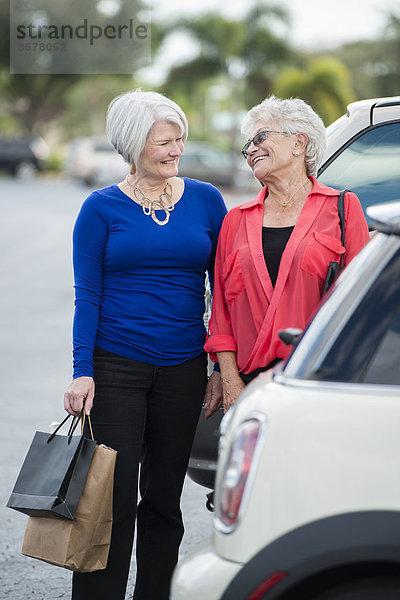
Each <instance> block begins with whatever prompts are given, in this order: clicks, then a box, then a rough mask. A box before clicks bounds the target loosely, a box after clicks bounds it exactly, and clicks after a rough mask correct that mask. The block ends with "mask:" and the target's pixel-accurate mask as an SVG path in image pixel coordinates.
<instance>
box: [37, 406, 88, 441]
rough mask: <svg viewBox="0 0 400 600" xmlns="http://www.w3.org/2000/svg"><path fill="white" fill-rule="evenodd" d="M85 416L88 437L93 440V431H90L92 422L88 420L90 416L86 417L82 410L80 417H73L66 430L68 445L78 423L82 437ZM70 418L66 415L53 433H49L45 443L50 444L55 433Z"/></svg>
mask: <svg viewBox="0 0 400 600" xmlns="http://www.w3.org/2000/svg"><path fill="white" fill-rule="evenodd" d="M86 416H87V419H88V423H89V430H90V436H91V438H92V440H94V436H93V429H92V422H91V420H90V415H86V414H85V412H84V411H83V410H82V412H81V413H80V415H79V416H78V417H75V416H74V418H73V419H72V423H71V425H70V427H69V430H68V434H67V435H68V445H69V444H70V443H71V439H72V436H73V434H74V431H75V429H76V427H77V425H78V423H79V421H81V434H82V435H83V428H84V425H85V418H86ZM70 417H72V415H71V414H68V415H67V416H66V417H65V419H64V420H63V421H62V422H61V423H60V424H59V425H57V427H56V429H55V430H54V431H53V433H51V434H50V435H49V437H48V439H47V443H48V444H50V442H51V440H52V439H53V438H54V437H55V436H56V434H57V432H58V431H59V430H60V429H61V427H62V426H63V425H64V423H66V422H67V421H68V419H69V418H70Z"/></svg>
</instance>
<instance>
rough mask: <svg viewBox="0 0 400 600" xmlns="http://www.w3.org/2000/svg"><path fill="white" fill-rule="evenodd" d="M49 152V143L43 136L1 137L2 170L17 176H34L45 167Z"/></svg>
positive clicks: (0, 166)
mask: <svg viewBox="0 0 400 600" xmlns="http://www.w3.org/2000/svg"><path fill="white" fill-rule="evenodd" d="M48 154H49V150H48V147H47V144H46V143H45V141H44V140H43V139H42V138H38V137H36V138H32V137H21V138H11V137H1V138H0V170H2V171H7V172H8V173H10V174H11V175H15V176H16V177H20V178H30V177H32V176H33V175H34V174H35V173H36V172H37V171H39V170H41V169H43V166H44V161H45V159H46V158H47V157H48Z"/></svg>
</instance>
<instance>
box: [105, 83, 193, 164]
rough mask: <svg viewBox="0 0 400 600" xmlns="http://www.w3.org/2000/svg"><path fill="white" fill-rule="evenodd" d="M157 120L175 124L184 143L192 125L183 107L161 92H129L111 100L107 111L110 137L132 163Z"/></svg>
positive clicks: (140, 152)
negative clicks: (189, 125) (189, 123)
mask: <svg viewBox="0 0 400 600" xmlns="http://www.w3.org/2000/svg"><path fill="white" fill-rule="evenodd" d="M157 121H164V122H168V123H175V124H176V125H178V127H179V129H180V133H181V135H182V139H183V141H184V142H185V141H186V138H187V136H188V132H189V127H188V122H187V119H186V116H185V113H184V112H183V110H182V109H181V108H180V107H179V106H178V105H177V104H176V103H175V102H173V100H170V99H169V98H166V96H163V95H162V94H159V93H158V92H143V91H142V90H141V89H137V90H133V91H131V92H126V93H125V94H121V95H120V96H117V97H116V98H114V100H112V101H111V102H110V105H109V107H108V110H107V118H106V131H107V137H108V139H109V141H110V142H111V144H112V145H113V146H114V148H115V149H116V151H117V152H118V153H119V154H121V156H122V158H123V159H124V160H126V162H127V163H129V164H130V165H132V164H133V165H137V164H138V161H139V158H140V156H141V154H142V152H143V150H144V147H145V145H146V140H147V136H148V135H149V132H150V129H151V128H152V126H153V125H154V123H156V122H157Z"/></svg>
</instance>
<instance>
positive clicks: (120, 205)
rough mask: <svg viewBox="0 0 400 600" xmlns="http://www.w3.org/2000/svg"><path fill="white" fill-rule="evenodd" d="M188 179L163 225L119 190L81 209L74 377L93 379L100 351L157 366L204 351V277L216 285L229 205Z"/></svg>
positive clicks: (99, 194) (76, 235) (98, 195)
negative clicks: (218, 249)
mask: <svg viewBox="0 0 400 600" xmlns="http://www.w3.org/2000/svg"><path fill="white" fill-rule="evenodd" d="M183 179H184V183H185V187H184V192H183V195H182V197H181V198H180V200H179V202H177V204H176V205H175V208H174V210H173V211H172V212H171V213H170V219H169V222H168V223H167V224H166V225H163V226H160V225H158V224H157V223H155V222H154V221H153V219H152V218H151V217H150V216H148V215H145V214H144V213H143V210H142V208H141V206H140V205H138V204H137V203H136V202H134V201H133V200H132V199H131V198H129V197H128V196H127V195H126V194H124V193H123V192H122V191H121V190H120V189H119V187H118V186H117V185H112V186H110V187H106V188H104V189H102V190H98V191H95V192H93V193H92V194H90V196H89V197H88V198H87V199H86V200H85V202H84V203H83V205H82V208H81V210H80V213H79V215H78V218H77V220H76V223H75V227H74V232H73V264H74V279H75V315H74V324H73V356H74V374H73V375H74V378H76V377H80V376H82V375H87V376H90V377H91V376H93V350H94V347H95V346H98V347H99V348H102V349H103V350H108V351H109V352H113V353H115V354H118V355H120V356H123V357H127V358H132V359H134V360H137V361H141V362H145V363H150V364H154V365H158V366H162V365H174V364H179V363H181V362H184V361H186V360H189V359H191V358H194V357H196V356H198V355H199V354H200V353H201V352H202V349H203V345H204V341H205V328H204V324H203V319H202V317H203V313H204V282H205V272H206V271H208V273H209V276H210V280H211V283H212V279H213V265H214V257H215V251H216V246H217V240H218V234H219V230H220V227H221V224H222V220H223V218H224V216H225V214H226V207H225V204H224V201H223V199H222V196H221V194H220V193H219V191H218V190H217V189H216V188H215V187H213V186H212V185H211V184H209V183H204V182H200V181H196V180H193V179H188V178H183ZM156 215H157V216H158V217H159V219H161V220H162V219H163V218H164V216H165V215H164V213H163V212H162V211H160V212H158V211H157V212H156Z"/></svg>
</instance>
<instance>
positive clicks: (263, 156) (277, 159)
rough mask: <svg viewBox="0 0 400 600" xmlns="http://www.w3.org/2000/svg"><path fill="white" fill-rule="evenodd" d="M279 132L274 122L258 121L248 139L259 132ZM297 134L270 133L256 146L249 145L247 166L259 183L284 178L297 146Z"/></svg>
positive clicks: (279, 129)
mask: <svg viewBox="0 0 400 600" xmlns="http://www.w3.org/2000/svg"><path fill="white" fill-rule="evenodd" d="M265 130H268V131H273V132H277V131H281V130H282V129H281V127H279V126H277V124H276V123H274V122H272V121H271V122H264V121H258V122H257V123H256V124H255V126H254V129H253V131H252V134H251V136H250V139H253V137H254V136H255V135H256V134H257V133H259V132H260V131H265ZM297 141H298V140H297V134H295V135H285V134H282V133H270V134H268V135H267V136H266V138H265V140H264V141H262V142H261V143H260V144H259V145H258V146H255V145H254V144H251V145H250V146H249V148H248V150H247V164H248V165H249V166H250V168H251V169H252V171H253V174H254V177H256V178H257V179H258V180H259V181H263V182H267V181H269V180H270V179H271V178H275V177H277V178H279V177H280V176H285V174H286V173H287V172H288V170H290V169H291V166H292V164H293V160H294V156H295V155H294V152H295V150H296V147H297V146H296V144H297Z"/></svg>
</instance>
